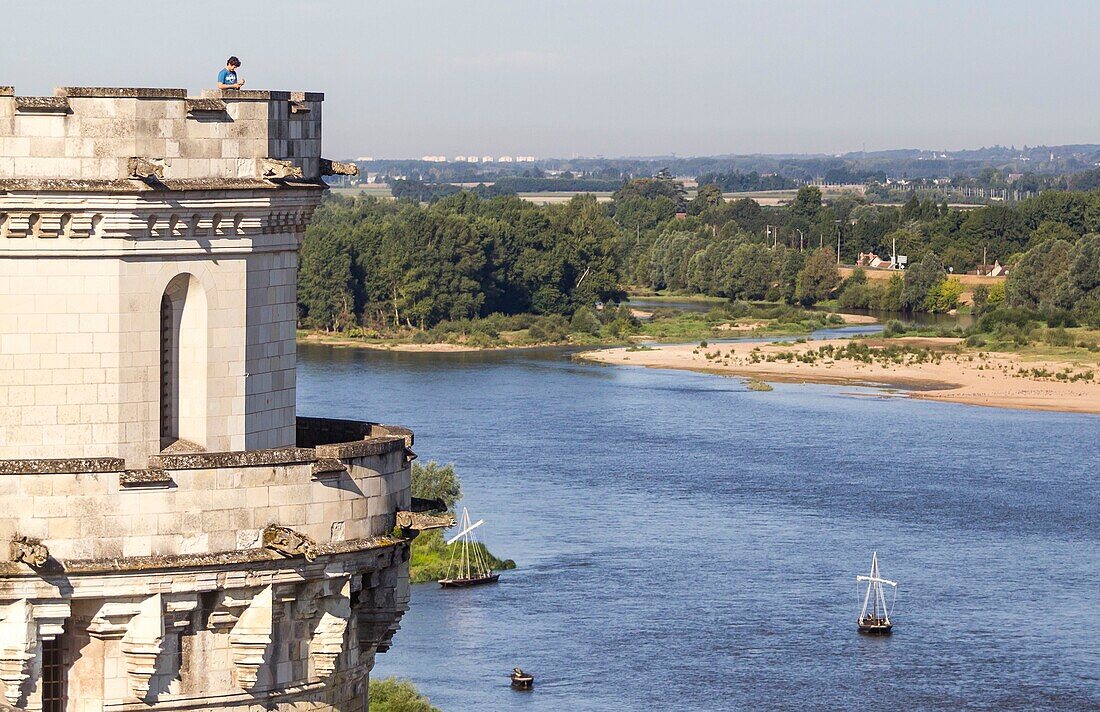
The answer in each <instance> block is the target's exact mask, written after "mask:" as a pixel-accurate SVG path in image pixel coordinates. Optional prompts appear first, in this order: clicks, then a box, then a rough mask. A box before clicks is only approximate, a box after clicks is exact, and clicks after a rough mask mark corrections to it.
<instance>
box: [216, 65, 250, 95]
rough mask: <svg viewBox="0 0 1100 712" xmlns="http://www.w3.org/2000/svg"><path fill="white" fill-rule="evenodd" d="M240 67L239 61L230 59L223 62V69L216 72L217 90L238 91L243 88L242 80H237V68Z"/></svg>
mask: <svg viewBox="0 0 1100 712" xmlns="http://www.w3.org/2000/svg"><path fill="white" fill-rule="evenodd" d="M239 66H241V60H239V59H237V58H236V57H230V58H229V59H228V60H226V62H225V69H223V70H221V71H220V72H218V89H240V88H241V87H243V86H244V80H243V79H241V80H240V81H238V80H237V67H239Z"/></svg>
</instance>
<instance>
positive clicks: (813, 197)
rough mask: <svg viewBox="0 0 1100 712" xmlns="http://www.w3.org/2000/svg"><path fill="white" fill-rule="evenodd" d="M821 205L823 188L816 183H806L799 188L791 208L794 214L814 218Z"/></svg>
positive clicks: (808, 218)
mask: <svg viewBox="0 0 1100 712" xmlns="http://www.w3.org/2000/svg"><path fill="white" fill-rule="evenodd" d="M821 207H822V205H821V188H818V187H817V186H816V185H804V186H802V187H801V188H799V189H798V193H797V194H796V195H795V197H794V200H792V201H791V204H790V207H789V210H790V213H791V214H792V215H796V216H798V217H802V218H805V219H806V220H813V219H814V218H815V217H817V212H818V211H819V210H821Z"/></svg>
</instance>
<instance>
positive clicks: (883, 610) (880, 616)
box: [856, 551, 898, 635]
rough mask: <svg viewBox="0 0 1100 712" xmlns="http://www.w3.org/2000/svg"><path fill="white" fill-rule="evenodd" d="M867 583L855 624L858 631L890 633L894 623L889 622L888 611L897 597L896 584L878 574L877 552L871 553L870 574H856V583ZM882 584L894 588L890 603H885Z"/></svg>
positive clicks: (870, 633)
mask: <svg viewBox="0 0 1100 712" xmlns="http://www.w3.org/2000/svg"><path fill="white" fill-rule="evenodd" d="M863 582H866V583H867V591H866V593H864V594H863V609H862V610H861V611H860V613H859V618H858V619H857V624H858V626H859V632H860V633H863V634H864V635H890V633H891V632H892V631H893V629H894V624H893V623H891V622H890V612H891V610H893V608H894V603H895V602H896V601H897V597H898V584H897V582H896V581H889V580H887V579H884V578H882V577H881V576H879V573H878V552H877V551H876V552H874V553H872V554H871V575H870V576H856V583H857V584H859V583H863ZM883 586H890V587H891V588H893V589H894V596H893V598H892V599H891V601H890V605H889V606H887V605H886V594H885V592H884V590H883V588H882V587H883Z"/></svg>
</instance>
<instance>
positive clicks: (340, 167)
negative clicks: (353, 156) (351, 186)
mask: <svg viewBox="0 0 1100 712" xmlns="http://www.w3.org/2000/svg"><path fill="white" fill-rule="evenodd" d="M321 175H323V176H357V175H359V166H357V165H355V164H354V163H344V162H342V161H330V160H329V159H327V158H322V159H321Z"/></svg>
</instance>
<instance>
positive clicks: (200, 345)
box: [160, 274, 209, 449]
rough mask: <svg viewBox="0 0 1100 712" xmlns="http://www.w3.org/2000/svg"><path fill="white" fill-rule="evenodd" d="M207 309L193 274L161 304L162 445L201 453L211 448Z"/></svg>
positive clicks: (178, 280) (176, 283) (180, 279)
mask: <svg viewBox="0 0 1100 712" xmlns="http://www.w3.org/2000/svg"><path fill="white" fill-rule="evenodd" d="M206 322H207V306H206V294H205V292H203V289H202V285H201V284H199V281H198V280H197V279H195V278H194V277H193V276H192V275H190V274H180V275H177V276H176V277H175V278H173V279H172V281H171V282H169V283H168V286H167V287H166V288H165V290H164V294H163V295H162V296H161V299H160V440H161V448H162V449H164V448H167V447H170V446H172V445H175V444H177V443H178V444H179V447H181V448H184V449H201V448H202V447H203V446H204V445H205V443H206V409H207V399H206V370H207V363H208V362H209V357H208V355H207V323H206Z"/></svg>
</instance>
